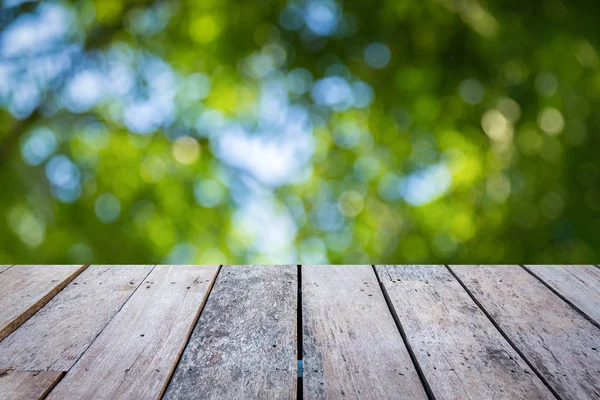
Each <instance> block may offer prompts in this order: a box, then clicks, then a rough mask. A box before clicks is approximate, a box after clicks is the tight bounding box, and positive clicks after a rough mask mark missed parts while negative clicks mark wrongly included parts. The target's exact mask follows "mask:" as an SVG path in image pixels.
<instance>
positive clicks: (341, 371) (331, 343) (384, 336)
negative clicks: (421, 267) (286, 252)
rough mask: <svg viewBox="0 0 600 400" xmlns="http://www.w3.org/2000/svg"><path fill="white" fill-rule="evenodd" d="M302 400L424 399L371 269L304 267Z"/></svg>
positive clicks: (418, 380) (360, 267) (347, 266)
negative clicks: (349, 399)
mask: <svg viewBox="0 0 600 400" xmlns="http://www.w3.org/2000/svg"><path fill="white" fill-rule="evenodd" d="M302 319H303V333H304V334H303V353H304V355H303V359H304V361H303V366H304V367H303V385H304V398H307V399H326V398H344V397H347V398H365V399H367V398H369V399H397V398H405V399H426V398H427V395H426V393H425V390H424V388H423V385H422V383H421V381H420V379H419V376H418V374H417V371H416V369H415V367H414V365H413V363H412V361H411V359H410V356H409V354H408V351H407V349H406V347H405V345H404V342H403V340H402V336H401V335H400V332H399V331H398V328H397V327H396V323H395V322H394V319H393V316H392V314H391V313H390V310H389V308H388V306H387V304H386V302H385V298H384V297H383V294H382V292H381V289H380V287H379V283H378V282H377V278H376V276H375V273H374V272H373V268H372V267H371V266H370V265H353V266H350V265H342V266H333V265H306V266H302Z"/></svg>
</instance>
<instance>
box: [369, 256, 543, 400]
mask: <svg viewBox="0 0 600 400" xmlns="http://www.w3.org/2000/svg"><path fill="white" fill-rule="evenodd" d="M376 268H377V273H378V275H379V277H380V279H381V282H382V284H383V285H384V287H385V290H386V291H387V293H388V296H389V298H390V300H391V302H392V305H393V307H394V310H395V312H396V314H397V316H398V319H399V320H400V323H401V325H402V328H403V330H404V332H405V335H406V339H407V341H408V343H409V346H410V347H411V348H412V350H413V352H414V354H415V357H416V359H417V362H418V364H419V365H420V367H421V370H422V371H423V374H424V376H425V378H426V379H427V382H428V383H429V387H430V388H431V391H432V392H433V394H434V396H435V398H436V399H438V400H441V399H492V398H496V399H554V396H553V395H552V393H551V392H550V391H549V390H548V388H547V387H546V386H545V385H544V384H543V383H542V381H541V380H540V379H539V378H538V377H537V376H536V375H535V374H534V372H533V371H531V369H530V368H529V367H528V366H527V364H526V363H525V361H524V360H523V359H522V358H521V357H520V356H519V355H518V354H517V352H516V351H515V350H514V349H513V348H512V347H511V345H510V344H509V343H508V342H507V341H506V340H505V339H504V338H503V337H502V335H501V334H500V332H498V330H497V329H496V328H495V327H494V325H493V324H492V323H491V322H490V320H489V319H488V318H487V317H486V316H485V314H484V313H483V312H482V311H481V309H479V307H477V305H476V304H475V303H474V302H473V300H472V299H471V298H470V297H469V295H468V294H467V292H465V291H464V290H463V288H462V287H461V286H460V284H459V283H458V282H457V281H456V279H454V277H453V276H452V275H451V274H450V272H448V270H447V269H446V268H445V267H444V266H442V265H402V266H400V265H397V266H390V265H385V266H384V265H382V266H377V267H376Z"/></svg>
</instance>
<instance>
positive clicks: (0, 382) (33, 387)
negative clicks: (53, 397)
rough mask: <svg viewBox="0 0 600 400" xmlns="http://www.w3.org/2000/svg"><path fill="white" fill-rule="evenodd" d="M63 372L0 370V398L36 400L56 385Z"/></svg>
mask: <svg viewBox="0 0 600 400" xmlns="http://www.w3.org/2000/svg"><path fill="white" fill-rule="evenodd" d="M63 374H64V372H56V371H11V370H0V400H37V399H43V398H44V396H45V395H46V394H47V393H48V392H49V391H50V389H52V388H53V387H54V385H56V383H57V382H58V381H59V380H60V378H61V377H62V376H63Z"/></svg>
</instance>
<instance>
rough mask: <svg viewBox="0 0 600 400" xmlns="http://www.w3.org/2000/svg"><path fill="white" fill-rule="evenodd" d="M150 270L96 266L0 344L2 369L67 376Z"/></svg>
mask: <svg viewBox="0 0 600 400" xmlns="http://www.w3.org/2000/svg"><path fill="white" fill-rule="evenodd" d="M152 268H153V266H150V265H118V266H117V265H114V266H105V265H92V266H91V267H89V268H88V269H87V270H86V271H84V272H83V273H82V274H81V275H79V276H78V277H77V278H75V279H74V280H73V281H72V282H71V283H70V284H69V285H68V286H67V287H66V288H64V289H63V290H62V291H61V292H60V293H59V294H57V295H56V296H55V297H54V298H53V299H52V300H50V302H48V304H46V306H44V307H43V308H42V309H41V310H40V311H38V312H37V313H36V314H35V315H34V316H33V317H31V318H30V319H29V320H28V321H27V322H25V323H24V324H23V325H22V326H21V327H20V328H19V329H17V330H16V331H15V332H13V334H12V335H10V336H8V337H7V338H6V339H5V340H3V341H2V342H0V369H1V368H14V369H18V370H25V371H46V370H51V371H68V370H69V369H70V368H71V367H72V366H73V364H75V362H76V361H77V359H78V358H79V357H80V356H81V354H83V352H84V351H85V350H86V349H87V348H88V347H89V346H90V344H92V342H93V341H94V339H95V338H96V337H97V336H98V335H99V334H100V332H101V331H102V329H104V327H105V326H106V325H108V323H109V322H110V320H111V319H112V318H113V317H114V316H115V314H116V313H117V311H119V309H120V308H121V307H122V306H123V304H125V302H126V301H127V299H129V297H130V296H131V295H132V293H133V292H134V290H135V289H136V288H137V287H138V286H139V285H140V283H142V281H143V280H144V278H145V277H146V276H147V275H148V274H149V273H150V271H151V270H152ZM42 343H43V345H42Z"/></svg>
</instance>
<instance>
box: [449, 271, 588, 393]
mask: <svg viewBox="0 0 600 400" xmlns="http://www.w3.org/2000/svg"><path fill="white" fill-rule="evenodd" d="M451 269H452V271H454V273H455V274H456V275H457V276H458V277H459V278H460V279H461V281H462V282H463V283H464V284H465V286H466V287H467V288H468V290H469V291H470V292H471V293H472V294H473V296H474V297H475V298H476V299H477V301H478V302H479V303H480V304H481V305H482V306H483V307H484V309H485V310H486V311H487V312H488V313H489V315H490V316H491V318H493V319H494V321H495V322H496V323H497V324H498V326H499V327H500V329H502V331H503V332H504V333H505V334H506V335H507V336H508V338H509V339H510V340H511V341H512V342H513V343H514V344H515V346H516V347H517V348H518V349H519V350H520V351H521V353H522V354H523V355H524V356H525V357H526V358H527V359H528V360H529V361H530V362H531V364H532V365H533V366H534V368H536V369H537V370H538V371H539V372H540V374H541V375H542V376H544V377H545V379H546V380H547V381H548V383H549V384H550V385H551V387H552V388H553V389H554V390H555V391H556V393H557V394H558V395H559V396H560V397H561V398H563V399H573V400H575V399H577V400H583V399H598V398H600V351H599V350H600V330H599V329H598V328H596V327H595V326H594V325H593V324H592V323H591V322H589V321H587V320H586V319H585V318H584V317H583V316H581V315H580V314H579V313H578V312H577V311H575V310H574V309H573V308H572V307H570V306H569V305H568V304H567V303H565V302H564V301H563V300H562V299H560V297H558V296H557V295H556V294H554V293H552V291H550V290H549V289H548V288H547V287H545V286H544V285H543V284H542V283H541V282H539V281H538V280H537V279H536V278H535V277H533V276H531V275H530V274H529V273H528V272H527V271H525V270H524V269H523V268H521V267H520V266H517V265H494V266H484V265H477V266H468V265H467V266H465V265H462V266H451Z"/></svg>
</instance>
